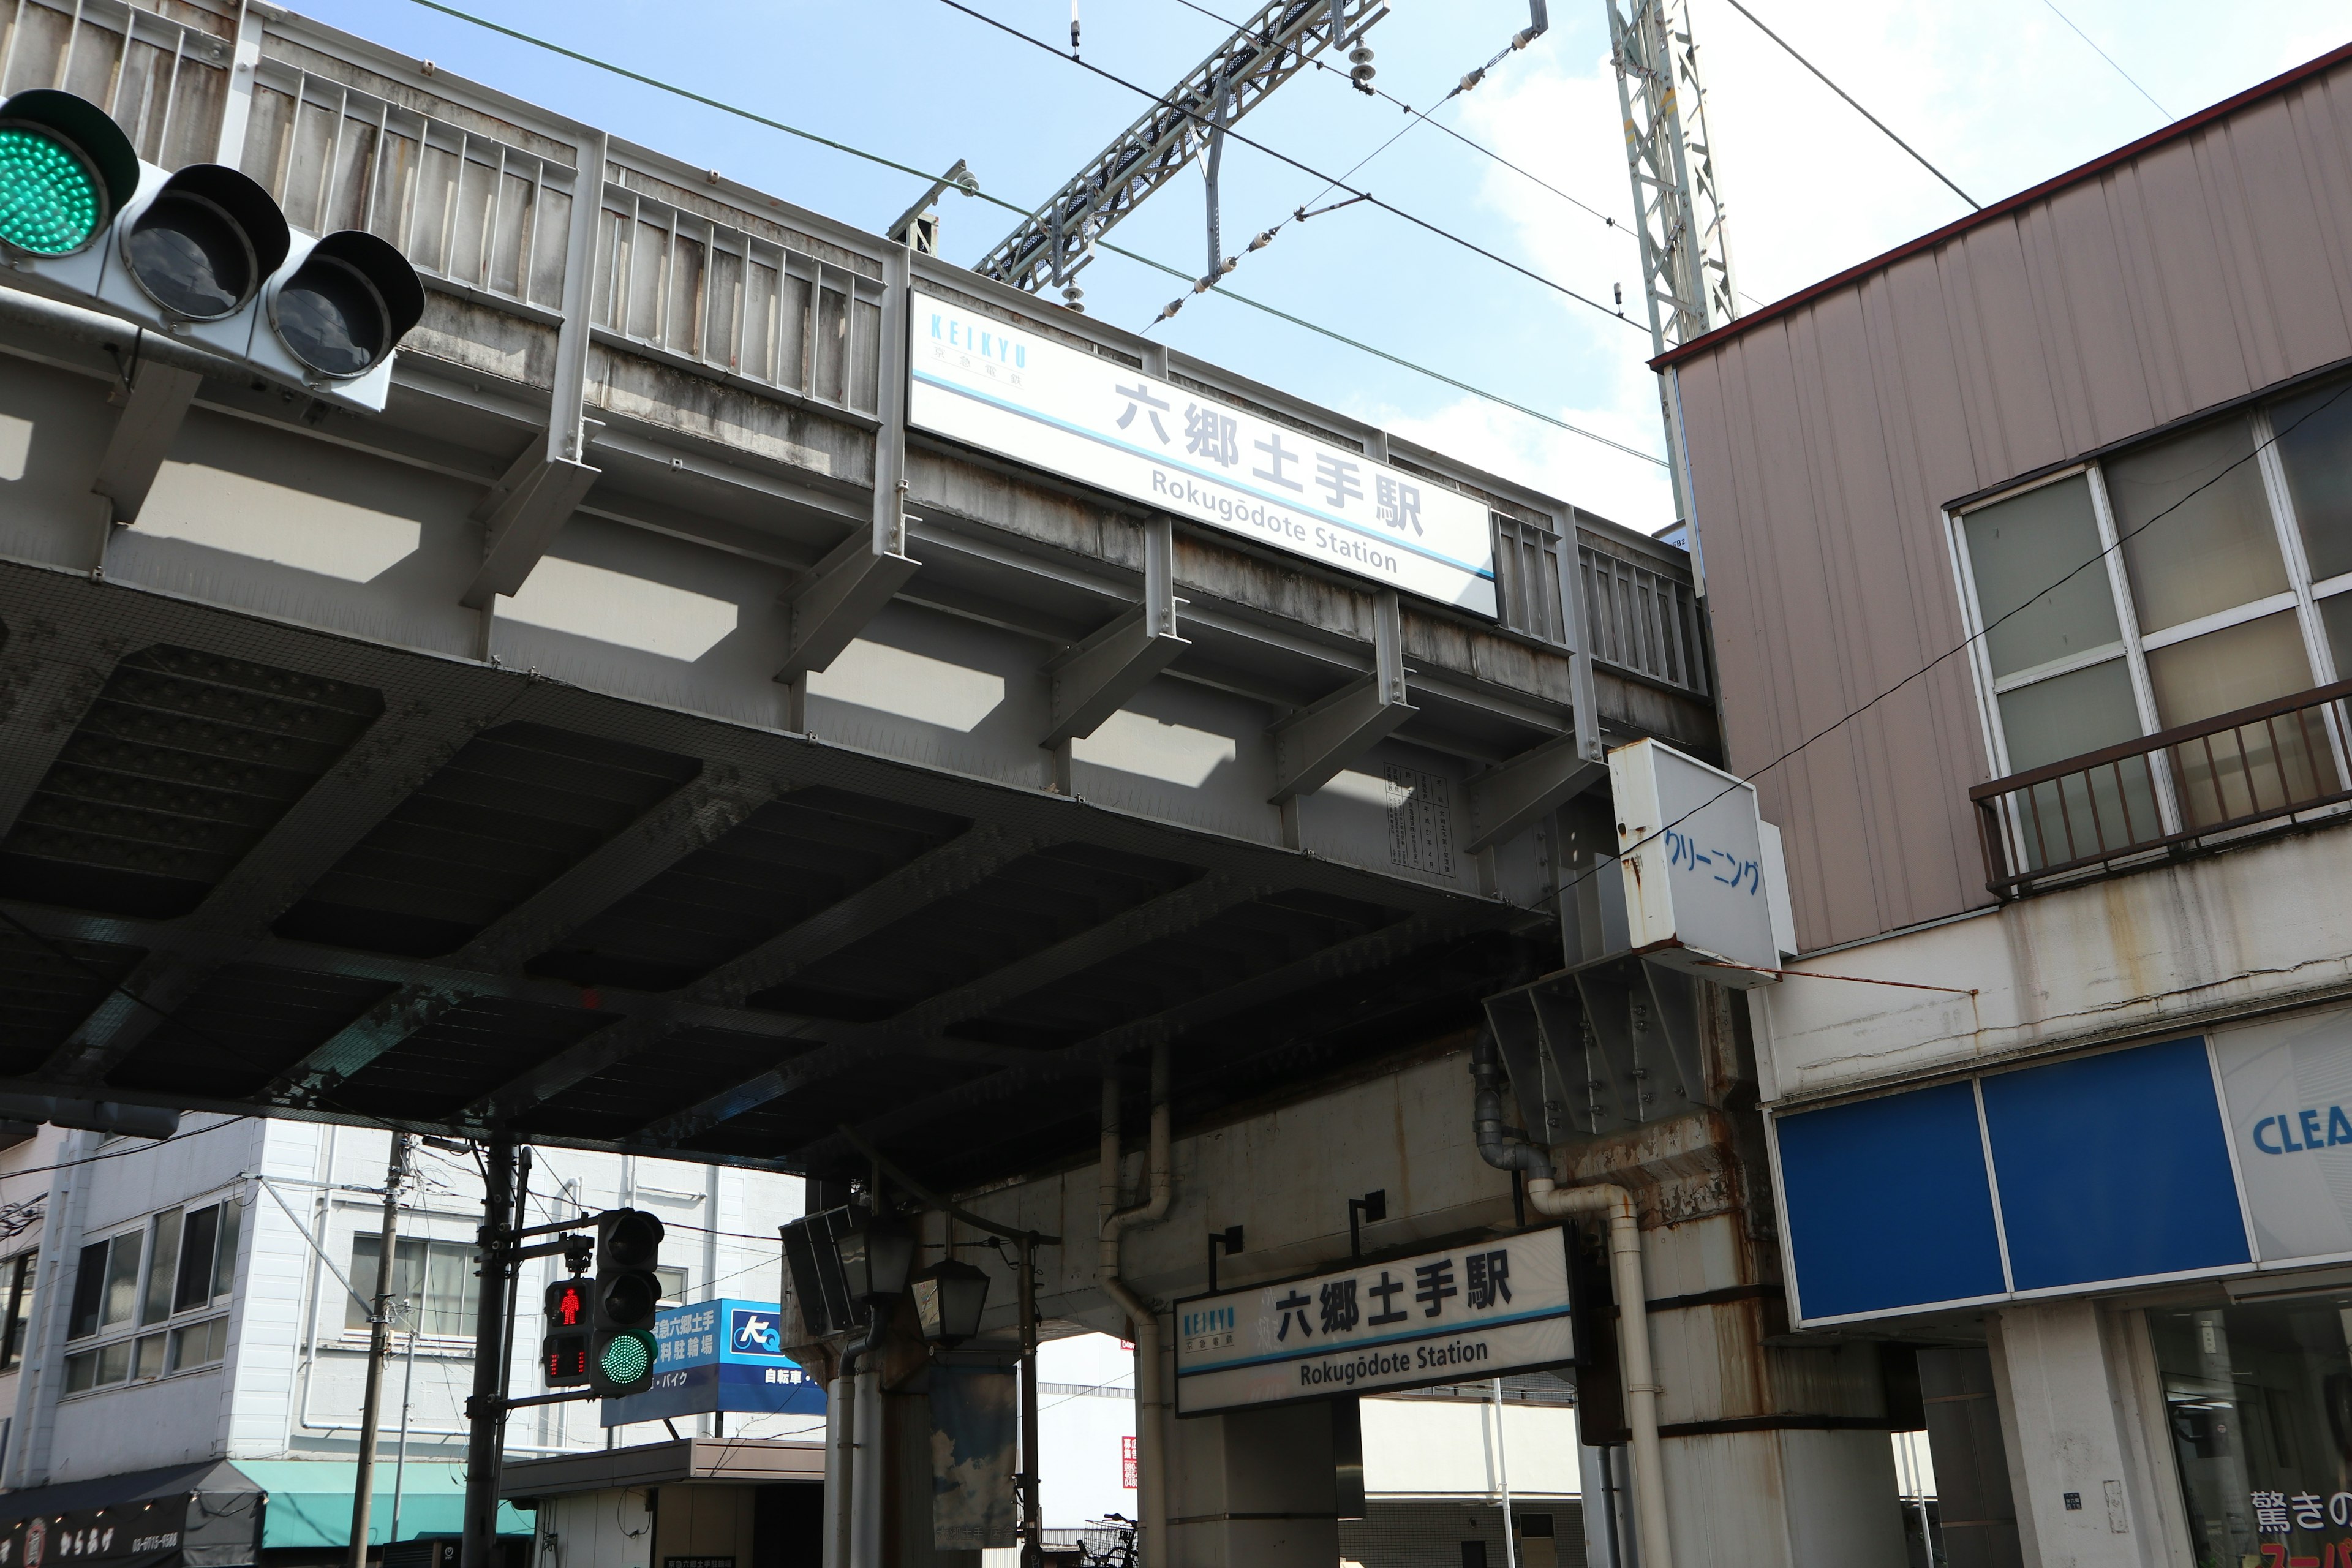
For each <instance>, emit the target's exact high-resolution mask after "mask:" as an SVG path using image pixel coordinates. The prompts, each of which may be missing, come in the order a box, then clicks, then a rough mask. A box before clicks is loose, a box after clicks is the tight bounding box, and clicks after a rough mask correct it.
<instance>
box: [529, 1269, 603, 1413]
mask: <svg viewBox="0 0 2352 1568" xmlns="http://www.w3.org/2000/svg"><path fill="white" fill-rule="evenodd" d="M589 1300H590V1296H589V1287H588V1281H586V1280H585V1279H565V1280H561V1281H559V1282H558V1283H556V1284H553V1285H550V1286H549V1287H548V1288H547V1332H546V1334H545V1336H544V1337H542V1338H541V1340H540V1342H539V1363H540V1366H541V1370H543V1371H544V1372H545V1373H547V1386H548V1387H550V1388H562V1387H564V1386H566V1385H567V1384H580V1383H585V1382H587V1381H588V1342H589V1340H590V1338H591V1337H592V1331H591V1329H590V1326H589V1317H590V1308H589Z"/></svg>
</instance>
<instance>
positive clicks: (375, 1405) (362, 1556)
mask: <svg viewBox="0 0 2352 1568" xmlns="http://www.w3.org/2000/svg"><path fill="white" fill-rule="evenodd" d="M407 1180H408V1134H407V1133H405V1132H399V1131H395V1132H394V1133H393V1135H392V1160H391V1163H388V1164H387V1165H385V1166H384V1171H383V1226H382V1227H381V1228H380V1229H379V1230H378V1231H377V1233H376V1235H377V1239H376V1255H375V1294H374V1295H373V1296H371V1297H370V1298H369V1299H368V1363H367V1393H366V1394H365V1396H364V1397H363V1398H362V1400H361V1402H360V1465H359V1472H358V1474H357V1475H355V1476H354V1477H353V1478H352V1555H351V1568H367V1557H368V1510H369V1509H370V1507H371V1506H372V1505H373V1502H374V1501H375V1428H376V1422H377V1420H378V1419H379V1417H380V1415H381V1414H382V1405H383V1358H384V1356H385V1355H386V1354H387V1353H388V1352H390V1351H391V1348H392V1260H393V1252H394V1247H397V1246H398V1244H399V1237H400V1189H401V1186H402V1184H404V1183H405V1182H406V1181H407ZM411 1343H412V1344H413V1343H414V1339H413V1338H412V1340H411ZM402 1421H403V1426H404V1427H405V1423H406V1416H405V1415H403V1417H402ZM389 1543H390V1538H389V1537H387V1538H386V1544H389Z"/></svg>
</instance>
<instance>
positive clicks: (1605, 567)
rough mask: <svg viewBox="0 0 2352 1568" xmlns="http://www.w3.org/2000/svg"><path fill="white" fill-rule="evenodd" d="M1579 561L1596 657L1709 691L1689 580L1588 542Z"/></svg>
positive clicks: (1675, 684) (1658, 678)
mask: <svg viewBox="0 0 2352 1568" xmlns="http://www.w3.org/2000/svg"><path fill="white" fill-rule="evenodd" d="M1577 566H1578V576H1579V577H1580V580H1581V582H1582V584H1583V589H1584V605H1585V617H1586V632H1585V635H1586V636H1587V637H1590V638H1591V643H1592V657H1593V658H1596V659H1598V660H1600V661H1601V663H1603V664H1613V665H1615V666H1617V667H1618V668H1620V669H1627V670H1631V671H1633V673H1634V674H1636V675H1644V676H1647V677H1649V678H1650V679H1653V680H1655V681H1659V682H1661V683H1662V684H1664V685H1667V686H1673V687H1678V688H1680V689H1683V690H1685V691H1687V692H1690V693H1691V694H1692V695H1694V696H1700V697H1703V696H1705V695H1706V659H1705V658H1703V657H1702V656H1701V654H1700V651H1699V629H1698V601H1697V597H1696V595H1695V594H1694V593H1693V592H1692V589H1691V585H1690V584H1689V583H1687V582H1685V581H1683V580H1682V579H1680V578H1678V577H1675V576H1673V575H1670V574H1667V573H1664V572H1661V571H1658V570H1657V569H1655V568H1654V567H1650V566H1644V565H1641V564H1639V563H1634V562H1632V561H1627V560H1625V559H1623V558H1622V557H1621V556H1616V555H1611V554H1607V553H1604V552H1601V551H1598V550H1595V549H1593V548H1592V547H1591V545H1589V544H1580V545H1579V546H1578V547H1577Z"/></svg>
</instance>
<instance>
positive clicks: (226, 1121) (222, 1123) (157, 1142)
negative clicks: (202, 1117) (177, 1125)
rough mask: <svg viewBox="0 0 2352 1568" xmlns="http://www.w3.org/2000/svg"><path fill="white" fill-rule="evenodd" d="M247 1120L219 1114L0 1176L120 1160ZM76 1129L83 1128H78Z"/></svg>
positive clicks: (36, 1172) (43, 1172) (60, 1169)
mask: <svg viewBox="0 0 2352 1568" xmlns="http://www.w3.org/2000/svg"><path fill="white" fill-rule="evenodd" d="M215 1114H219V1113H215ZM248 1120H250V1118H247V1117H243V1116H228V1115H221V1119H220V1120H219V1121H215V1122H213V1123H211V1124H210V1125H209V1126H205V1127H191V1128H187V1129H184V1130H183V1131H178V1132H174V1133H173V1134H172V1135H171V1136H170V1137H168V1138H146V1139H141V1140H140V1143H139V1146H138V1147H137V1148H136V1149H117V1150H116V1151H114V1152H112V1153H111V1154H85V1155H83V1156H82V1157H81V1158H80V1159H79V1160H60V1161H58V1163H56V1164H54V1165H26V1166H23V1167H20V1168H18V1169H16V1170H9V1171H0V1177H6V1178H9V1179H12V1180H13V1179H14V1178H16V1177H17V1176H41V1175H47V1173H50V1172H51V1171H70V1170H73V1169H75V1168H76V1167H77V1166H80V1165H95V1164H97V1163H99V1162H100V1160H121V1159H123V1158H125V1157H127V1156H129V1155H132V1154H144V1153H145V1152H147V1151H148V1150H150V1149H161V1148H162V1147H163V1145H164V1144H166V1143H178V1142H184V1141H186V1140H187V1139H190V1138H201V1137H203V1136H204V1135H205V1133H207V1132H211V1131H215V1130H217V1129H219V1128H223V1127H230V1126H234V1125H235V1124H236V1123H237V1122H240V1121H248ZM77 1131H83V1130H80V1129H78V1130H77ZM127 1136H129V1137H133V1138H137V1137H138V1136H139V1135H138V1134H137V1133H135V1132H133V1133H130V1134H127Z"/></svg>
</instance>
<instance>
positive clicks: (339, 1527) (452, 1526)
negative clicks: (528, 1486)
mask: <svg viewBox="0 0 2352 1568" xmlns="http://www.w3.org/2000/svg"><path fill="white" fill-rule="evenodd" d="M230 1462H231V1463H232V1464H234V1465H235V1466H236V1468H237V1469H238V1470H239V1471H241V1472H242V1473H243V1474H244V1475H245V1477H246V1479H248V1480H250V1481H252V1482H253V1484H254V1485H256V1486H257V1487H259V1488H260V1489H262V1490H263V1491H265V1492H268V1494H269V1503H268V1507H267V1508H266V1509H265V1510H263V1512H262V1516H261V1544H262V1545H263V1546H264V1547H265V1548H268V1547H278V1546H311V1547H319V1546H341V1547H348V1546H349V1545H350V1544H351V1540H352V1486H353V1484H354V1483H355V1481H356V1479H357V1477H358V1474H359V1466H358V1464H356V1463H355V1462H353V1461H352V1460H350V1459H234V1460H231V1461H230ZM392 1476H393V1467H392V1465H391V1463H390V1462H389V1461H387V1460H383V1459H378V1460H377V1461H376V1467H375V1501H374V1502H373V1504H371V1505H370V1507H369V1510H368V1524H369V1528H368V1540H369V1542H371V1543H381V1542H383V1540H384V1539H385V1533H384V1532H385V1531H388V1530H389V1529H391V1527H392ZM465 1526H466V1467H465V1466H463V1465H457V1464H446V1463H440V1462H432V1461H427V1462H419V1461H418V1460H415V1459H411V1460H410V1461H409V1462H408V1467H407V1469H406V1471H405V1473H404V1475H403V1476H402V1478H401V1483H400V1539H401V1540H403V1541H409V1540H413V1539H415V1537H417V1536H419V1535H456V1534H457V1533H459V1532H460V1531H463V1530H464V1529H465ZM530 1532H531V1524H530V1518H529V1517H528V1516H527V1515H525V1514H524V1513H522V1512H521V1511H520V1510H518V1509H517V1508H516V1507H515V1506H514V1504H512V1503H509V1502H502V1503H500V1504H499V1534H500V1535H529V1534H530Z"/></svg>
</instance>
